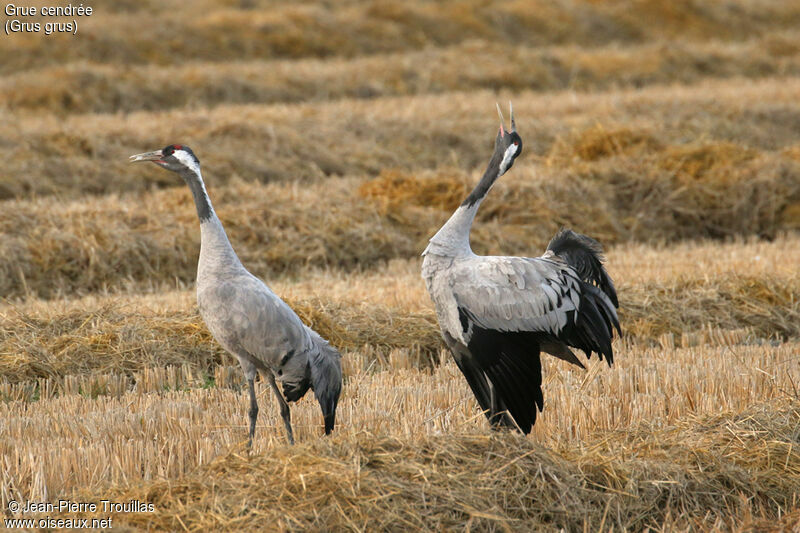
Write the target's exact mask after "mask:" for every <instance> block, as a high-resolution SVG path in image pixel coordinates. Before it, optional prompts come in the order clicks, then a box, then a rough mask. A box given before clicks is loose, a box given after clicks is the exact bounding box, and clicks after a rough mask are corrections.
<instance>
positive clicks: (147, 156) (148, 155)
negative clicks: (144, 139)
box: [128, 150, 164, 163]
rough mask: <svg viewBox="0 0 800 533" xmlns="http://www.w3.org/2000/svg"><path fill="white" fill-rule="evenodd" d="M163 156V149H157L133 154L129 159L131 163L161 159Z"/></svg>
mask: <svg viewBox="0 0 800 533" xmlns="http://www.w3.org/2000/svg"><path fill="white" fill-rule="evenodd" d="M163 157H164V154H162V153H161V150H156V151H155V152H144V153H143V154H136V155H132V156H131V157H130V158H129V159H128V161H130V162H131V163H136V162H138V161H161V159H162V158H163Z"/></svg>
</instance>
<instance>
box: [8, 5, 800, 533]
mask: <svg viewBox="0 0 800 533" xmlns="http://www.w3.org/2000/svg"><path fill="white" fill-rule="evenodd" d="M44 4H48V5H49V4H50V3H47V2H39V3H36V2H33V3H31V4H30V5H44ZM26 5H28V4H26ZM92 7H93V8H94V14H93V15H92V16H91V17H88V18H83V19H80V20H79V21H78V22H79V30H78V35H76V36H49V37H45V36H44V35H41V34H39V35H36V34H32V35H20V34H17V35H12V36H5V35H3V36H2V37H0V52H1V53H2V59H3V60H2V61H0V117H2V120H0V159H2V161H3V166H2V168H0V233H1V234H2V235H1V236H0V399H2V401H0V419H1V420H3V422H2V423H0V461H2V463H3V464H2V468H0V473H1V474H2V479H1V480H0V508H1V509H3V513H4V516H6V517H7V516H10V513H9V512H8V511H7V505H8V502H9V501H10V500H12V499H15V500H18V501H25V500H33V501H46V500H58V499H59V498H71V499H73V500H76V501H99V500H101V499H108V498H112V499H114V500H116V501H128V500H130V499H139V500H140V501H146V502H151V503H154V505H155V509H156V512H155V513H153V514H147V513H143V514H115V515H113V519H114V529H119V530H140V529H141V530H146V529H155V530H169V531H173V530H197V529H214V530H234V529H237V530H238V529H247V528H256V527H259V528H266V529H277V530H305V529H312V530H323V529H333V530H357V531H361V530H383V529H390V530H401V529H402V530H405V529H409V528H415V529H422V528H424V529H447V530H450V529H454V530H462V529H469V530H473V529H476V530H491V531H494V530H503V531H508V530H512V531H530V530H560V529H564V530H566V531H600V530H602V531H607V530H615V531H619V530H631V531H638V530H644V529H648V528H649V529H652V530H658V531H684V530H701V531H707V530H722V531H780V530H792V529H793V528H795V529H797V528H800V400H799V399H798V394H799V393H798V386H800V269H799V268H798V265H800V233H799V232H798V230H800V78H798V77H797V74H798V72H799V71H800V30H798V27H800V26H798V24H800V5H798V4H797V3H795V2H790V1H777V0H776V1H765V0H731V1H728V2H720V1H708V2H685V1H680V2H657V1H655V0H649V1H648V0H640V1H631V2H622V1H608V2H595V1H588V0H586V1H578V2H573V1H570V2H567V1H561V0H557V1H555V2H537V1H508V2H500V1H480V2H479V1H468V2H447V1H446V2H425V1H422V0H412V1H410V2H356V1H342V2H335V3H333V2H324V1H312V2H307V3H303V4H302V5H295V4H289V3H283V2H273V1H258V0H249V1H239V2H234V1H218V2H211V1H203V2H196V3H192V4H191V6H190V7H189V6H187V5H186V3H180V2H173V1H166V2H98V3H94V4H92ZM507 100H512V101H513V103H514V109H515V115H516V117H517V124H518V129H519V132H520V134H521V136H522V137H523V141H524V146H525V147H524V150H523V154H522V156H521V157H520V158H519V159H518V160H517V162H516V163H515V165H514V168H513V169H512V170H511V171H510V172H509V173H508V174H507V175H506V176H504V177H503V178H502V179H501V180H500V182H499V183H498V184H497V186H496V187H495V188H494V189H493V190H492V193H491V195H490V196H489V198H488V199H487V200H486V202H485V203H484V205H483V206H482V208H481V212H480V214H479V217H478V220H477V221H476V224H475V228H474V231H473V239H472V240H473V247H474V249H475V250H476V252H478V253H490V254H513V255H528V256H532V255H538V254H540V253H541V251H542V250H543V249H544V247H545V245H546V243H547V240H548V239H549V237H550V236H551V235H552V233H553V232H554V231H555V230H557V229H558V228H559V227H560V226H563V225H566V226H570V227H572V228H573V229H575V230H577V231H580V232H583V233H587V234H589V235H592V236H594V237H596V238H598V239H600V240H601V241H602V242H603V243H604V244H605V245H606V247H607V257H608V263H607V266H608V270H609V272H610V274H611V275H612V277H613V278H614V280H615V282H616V283H617V286H618V289H619V295H620V305H621V307H620V318H621V322H622V326H623V337H622V338H621V339H618V340H617V341H616V342H615V351H616V354H617V356H616V358H615V360H616V362H615V365H614V367H613V368H607V367H605V365H604V364H603V365H600V364H598V363H597V361H596V360H594V359H593V360H592V361H590V362H589V363H590V364H589V365H588V369H587V371H585V372H584V371H579V370H576V369H574V368H568V367H567V366H566V365H565V364H563V363H561V362H558V361H557V360H555V359H552V358H547V357H544V358H543V362H544V367H543V368H544V369H543V372H544V396H545V410H544V412H543V413H542V414H541V415H540V417H539V419H538V421H537V425H536V426H535V428H534V431H533V434H532V435H531V436H530V437H528V438H523V437H521V436H519V435H515V434H508V433H505V432H493V431H490V430H489V428H488V425H487V423H486V421H485V419H484V417H483V415H481V414H480V412H479V411H478V409H477V404H476V402H475V401H474V398H473V397H472V394H471V392H470V391H469V389H468V387H467V385H466V383H465V381H464V379H463V377H462V376H461V375H460V373H459V372H458V370H457V369H456V367H455V366H454V364H453V363H452V362H450V359H449V355H448V354H447V353H446V352H443V344H442V342H441V340H440V337H439V333H438V327H437V325H436V320H435V315H434V312H433V309H432V305H431V303H430V301H429V299H428V296H427V293H426V291H425V289H424V286H423V283H422V280H421V279H420V277H419V265H420V260H419V253H420V252H421V250H422V249H423V248H424V245H425V243H426V241H427V239H428V237H429V236H430V235H432V234H433V233H434V232H435V231H436V229H437V228H438V227H439V226H440V225H441V224H442V223H443V222H444V220H446V218H447V217H448V216H449V214H450V212H451V211H452V209H454V208H455V206H457V205H458V204H459V203H460V202H461V200H462V199H463V197H464V195H466V194H467V193H468V191H469V190H470V187H471V186H472V184H474V183H475V182H476V180H477V179H478V178H479V176H480V174H481V172H482V171H483V167H484V165H485V164H486V161H487V160H488V157H489V155H490V150H491V146H492V140H493V137H494V134H495V131H496V128H497V118H496V115H495V112H494V109H493V107H494V102H495V101H500V102H501V103H504V102H505V101H507ZM173 142H176V143H185V144H188V145H190V146H192V148H193V149H194V151H195V153H196V154H197V155H198V157H199V158H200V160H201V162H202V163H203V170H204V176H205V180H206V184H207V186H208V189H209V192H210V195H211V197H212V201H213V202H214V204H215V208H216V210H217V212H218V214H219V216H220V218H221V219H222V221H223V223H224V224H225V227H226V229H227V231H228V234H229V236H230V238H231V240H232V242H233V245H234V247H235V249H236V250H237V252H238V254H239V256H240V257H241V258H242V260H243V262H244V263H245V265H246V266H248V268H250V269H251V271H252V272H254V273H255V274H257V275H259V276H261V277H262V278H263V279H265V281H267V283H268V284H269V285H270V286H271V287H272V288H273V289H274V290H275V291H276V292H277V293H278V294H279V295H281V296H282V297H284V298H285V299H286V300H287V301H288V302H289V303H290V304H291V305H292V307H293V308H294V309H295V310H296V311H297V312H298V313H299V314H300V315H301V317H303V318H304V319H305V320H306V321H308V322H309V323H310V324H312V325H313V326H314V327H315V329H317V330H318V331H319V332H320V333H321V334H323V335H324V336H326V337H327V338H328V339H330V340H331V342H332V343H333V344H334V345H336V346H337V347H338V348H340V350H341V351H342V352H343V354H344V360H343V365H344V369H345V388H344V392H343V396H342V400H341V404H340V410H339V417H338V424H337V430H336V432H335V434H334V435H333V436H332V437H331V438H323V437H322V436H321V435H322V423H321V416H320V415H319V413H318V407H317V405H316V403H315V402H314V400H313V398H312V397H307V398H304V399H303V400H301V401H300V402H299V403H298V404H296V405H295V406H293V419H294V424H295V431H296V436H297V439H298V445H297V446H294V447H289V446H287V445H286V443H285V438H284V434H283V430H282V428H281V424H280V423H279V420H278V412H277V409H276V408H275V406H274V405H273V403H274V400H273V399H272V397H271V395H270V393H269V391H268V390H267V389H266V388H263V387H260V388H259V401H260V404H261V407H262V409H261V413H260V415H259V424H258V428H257V431H256V440H255V442H254V448H253V450H252V452H250V453H249V452H248V451H247V450H246V448H245V447H244V443H245V438H246V421H247V417H246V405H247V402H246V393H245V391H244V390H243V389H242V387H241V386H242V378H241V374H240V372H239V370H238V368H237V367H236V366H235V361H234V360H233V359H232V358H231V357H230V356H228V355H227V354H225V353H224V352H223V351H222V349H221V348H219V347H218V346H217V345H216V343H215V342H214V341H213V340H212V339H211V338H210V336H209V334H208V332H207V330H206V329H205V326H204V325H203V323H202V320H201V319H200V318H199V316H198V314H197V310H196V304H195V300H194V292H193V280H194V272H195V267H196V259H197V253H198V250H199V231H198V227H197V220H196V215H195V212H194V207H193V205H192V203H191V196H190V193H189V191H188V190H186V188H185V186H183V184H182V183H181V182H180V179H179V178H178V177H177V176H175V175H173V174H170V173H167V172H164V171H162V170H160V169H156V168H155V167H153V166H152V165H151V166H143V165H129V164H128V163H127V157H128V155H130V154H133V153H138V152H142V151H146V150H153V149H157V148H160V147H162V146H164V145H165V144H167V143H173ZM260 385H261V384H259V386H260ZM65 516H67V517H74V516H75V515H65Z"/></svg>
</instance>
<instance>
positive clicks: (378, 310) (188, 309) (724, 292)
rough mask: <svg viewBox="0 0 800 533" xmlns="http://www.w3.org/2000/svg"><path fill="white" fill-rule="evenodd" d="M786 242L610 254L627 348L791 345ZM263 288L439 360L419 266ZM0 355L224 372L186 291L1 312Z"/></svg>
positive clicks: (798, 319)
mask: <svg viewBox="0 0 800 533" xmlns="http://www.w3.org/2000/svg"><path fill="white" fill-rule="evenodd" d="M796 241H797V238H796V237H795V238H786V239H779V240H777V241H775V242H773V243H766V242H763V241H751V242H749V243H731V244H728V245H716V244H713V243H705V244H702V245H698V244H695V245H679V246H674V247H664V248H652V247H645V246H632V247H630V248H615V249H612V250H611V252H610V257H609V268H610V272H611V275H612V276H613V277H614V279H615V280H617V285H618V289H619V295H620V302H621V309H620V317H621V320H622V324H623V329H624V332H625V340H626V342H632V343H634V344H639V345H644V346H648V345H649V346H656V345H661V346H664V347H672V346H684V347H691V346H698V345H700V346H702V345H713V346H740V345H751V344H754V343H769V342H780V341H781V340H785V339H796V338H798V337H800V307H798V306H800V299H799V298H798V297H797V295H798V294H800V277H798V272H797V270H796V269H795V268H793V267H792V266H790V265H795V264H797V262H798V261H800V257H797V254H798V253H800V247H798V246H797V245H796ZM712 251H713V255H712ZM272 286H273V288H274V289H275V290H276V292H277V293H278V294H279V295H281V296H282V297H283V298H285V299H286V300H287V301H288V302H289V304H290V305H291V306H292V307H293V308H294V309H295V310H296V311H297V313H298V314H299V315H300V317H301V318H302V319H303V320H304V321H306V322H307V323H309V324H311V325H312V326H313V327H314V328H315V329H316V330H317V331H319V332H320V334H322V335H323V336H324V337H326V338H328V339H329V340H330V341H331V342H332V343H333V344H334V345H335V346H337V347H339V348H340V349H342V350H346V351H365V350H367V352H368V353H369V354H370V359H371V360H375V361H378V362H379V363H385V362H388V361H389V359H390V358H391V354H392V353H393V352H395V353H396V352H397V351H398V350H400V351H401V352H403V353H406V354H411V355H410V357H411V358H412V362H413V364H414V365H415V366H420V367H422V366H428V365H430V364H432V363H436V362H437V360H438V354H439V351H440V350H441V348H442V341H441V338H440V334H439V330H438V326H437V323H436V318H435V315H434V312H433V309H432V306H431V303H430V300H429V297H428V295H427V292H426V291H425V288H424V285H423V283H422V281H421V278H420V277H419V264H418V260H413V261H405V262H394V263H392V264H390V265H388V266H386V267H383V268H381V269H378V270H376V271H374V272H370V273H360V274H358V273H349V274H348V273H345V272H342V271H328V270H318V271H314V270H311V271H309V272H308V274H307V275H305V276H303V277H302V279H301V280H299V281H298V280H292V279H279V280H276V281H275V282H274V283H272ZM625 349H627V348H626V346H620V347H618V348H617V350H623V351H624V350H625ZM0 354H2V355H3V357H2V358H0V373H2V374H3V375H4V376H5V379H6V380H7V381H8V382H10V383H19V382H30V381H31V380H36V379H38V378H53V377H62V376H65V375H71V374H91V373H94V372H99V373H108V372H116V373H120V372H122V373H129V374H130V373H133V372H137V371H141V370H142V369H143V368H147V367H164V366H168V365H178V366H180V365H182V364H184V363H188V364H190V365H192V367H193V368H195V369H196V370H198V371H203V372H206V373H211V372H213V368H214V367H215V366H216V365H219V364H220V363H224V364H231V362H232V360H231V359H230V358H229V357H228V356H227V355H225V354H224V352H223V350H222V349H221V348H219V346H218V345H217V344H216V343H215V342H214V341H213V339H212V338H211V337H210V335H209V333H208V331H207V330H206V328H205V326H204V325H203V323H202V320H201V319H200V317H199V316H198V314H197V311H196V304H195V300H194V294H193V292H192V291H189V290H182V291H177V292H171V293H167V294H165V295H137V294H130V295H109V296H90V297H86V298H81V299H77V300H74V301H72V302H67V303H63V302H62V303H59V302H52V301H46V300H45V301H36V300H32V301H31V302H29V303H20V304H17V305H13V306H7V307H5V308H3V309H2V312H0ZM391 366H392V365H388V367H391Z"/></svg>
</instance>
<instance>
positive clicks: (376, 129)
mask: <svg viewBox="0 0 800 533" xmlns="http://www.w3.org/2000/svg"><path fill="white" fill-rule="evenodd" d="M798 94H800V83H798V81H797V79H795V78H780V77H778V78H764V79H761V80H757V81H753V82H748V84H747V85H746V86H742V83H741V82H740V81H738V80H734V81H731V80H715V81H706V82H703V83H700V84H698V85H695V86H690V87H680V86H671V87H658V86H651V87H647V88H645V89H642V90H639V91H632V90H623V91H608V92H603V93H599V94H591V95H589V94H585V95H581V96H580V98H577V99H576V94H575V93H574V92H573V91H561V92H559V93H556V94H552V95H551V94H542V93H540V92H536V91H525V92H519V93H515V94H514V95H513V96H509V98H511V99H513V100H514V104H515V109H516V113H517V116H518V118H517V120H518V124H519V127H520V132H521V134H522V136H523V138H524V143H525V153H524V154H523V157H522V158H521V159H520V160H519V161H518V164H522V163H526V164H531V163H534V162H535V161H536V160H537V156H544V157H545V159H544V161H545V162H546V163H547V164H548V166H549V167H550V168H552V170H553V173H554V175H555V177H557V178H558V179H560V178H561V177H562V176H563V175H564V174H566V173H570V172H571V171H575V170H580V169H581V168H584V167H588V168H589V169H591V168H592V166H593V165H592V163H602V162H603V161H597V159H600V158H601V156H603V155H605V156H606V157H607V156H609V155H621V156H625V158H626V159H628V160H629V164H628V165H626V167H627V169H626V170H625V172H631V173H633V174H634V175H638V174H654V173H663V174H666V175H669V174H672V173H674V172H675V171H676V170H683V167H680V166H679V165H676V164H674V163H673V164H670V162H669V161H666V162H664V161H661V158H659V157H656V156H663V155H664V154H667V155H669V153H670V152H676V153H675V157H677V158H680V157H690V158H691V157H698V156H692V154H691V153H690V154H681V153H680V152H681V151H682V150H688V151H689V152H692V151H696V150H704V151H711V152H713V153H712V154H711V155H709V156H703V157H706V158H709V157H712V158H716V159H722V161H723V162H724V161H726V158H728V157H731V156H735V155H736V154H735V152H736V151H742V152H744V153H747V154H752V155H753V157H750V159H751V160H752V159H755V160H756V161H757V160H758V159H759V157H769V156H772V157H778V158H779V159H780V160H781V161H784V160H796V159H797V146H798V145H800V133H799V132H800V126H798V123H800V120H799V119H798V115H797V113H795V112H794V111H793V110H792V109H793V106H794V103H795V102H796V101H797V98H798ZM502 98H503V99H505V98H506V96H502ZM497 99H498V95H497V94H496V93H493V92H488V91H473V92H472V93H469V94H466V93H449V94H446V95H424V96H404V97H383V98H375V99H371V100H353V99H346V100H339V101H332V102H330V101H329V102H312V103H305V104H299V105H285V104H280V105H238V106H234V105H220V106H217V107H214V108H212V109H207V108H198V109H181V110H172V111H169V112H140V113H134V114H130V115H125V116H122V117H120V116H119V115H114V114H90V115H68V116H66V117H64V118H56V117H55V116H52V115H40V114H35V113H34V114H30V113H24V112H20V113H11V117H12V119H10V120H8V121H6V122H5V123H4V124H2V125H0V157H1V158H2V159H3V160H4V161H6V165H5V167H4V172H3V174H2V176H0V198H18V197H30V196H31V195H44V194H57V195H59V196H60V197H62V198H77V197H80V195H84V194H103V193H110V192H123V191H143V190H147V189H151V188H154V187H178V186H180V185H181V183H180V180H179V179H178V178H177V177H176V176H174V175H172V174H169V173H167V172H156V171H155V169H153V168H149V167H148V166H146V165H131V164H129V163H128V156H129V155H130V154H132V153H137V152H141V151H142V150H148V149H154V148H158V147H162V146H164V145H165V144H167V143H168V142H181V143H184V144H188V145H190V146H192V147H193V148H194V149H195V151H196V153H197V154H198V156H199V157H200V159H201V160H202V162H203V168H204V172H205V174H206V176H205V177H206V180H207V181H208V183H209V187H210V189H211V192H212V194H214V191H215V190H216V189H218V187H219V185H220V184H223V183H229V182H231V181H232V180H235V179H236V178H243V179H246V180H248V181H260V182H273V181H302V182H320V181H324V180H326V179H327V178H328V177H330V176H342V175H348V176H355V177H359V178H362V179H363V178H369V177H374V176H376V175H378V174H379V173H380V172H381V171H382V170H386V169H391V168H399V169H402V170H405V171H409V170H413V171H414V172H420V171H422V170H423V169H428V170H429V169H436V168H439V169H446V168H447V167H456V168H458V169H460V171H461V172H464V173H466V172H473V173H479V172H480V171H481V170H482V168H483V167H484V165H485V164H486V161H487V157H488V153H489V152H490V150H491V143H492V134H493V132H494V130H495V129H496V127H497V125H496V121H497V117H496V115H493V114H492V111H493V110H492V104H493V103H494V102H495V101H496V100H497ZM741 99H748V100H752V101H754V102H757V103H755V104H753V105H752V106H747V107H743V106H742V105H741ZM465 110H470V112H465ZM598 127H600V128H602V129H601V131H599V132H598ZM620 129H627V130H630V133H629V134H626V133H625V132H621V133H620V132H619V130H620ZM631 136H633V138H634V139H636V138H639V139H643V142H640V143H634V144H633V145H631V142H632V141H631V139H630V137H631ZM648 139H652V140H654V141H655V142H652V141H651V140H648ZM689 140H692V142H689ZM564 143H566V145H565V144H564ZM587 144H588V146H587ZM718 145H720V146H722V148H720V149H719V150H717V149H716V147H717V146H718ZM309 147H313V150H311V149H309ZM647 147H653V148H654V149H657V150H654V152H655V153H653V154H650V153H649V151H648V150H642V149H641V148H647ZM725 147H728V148H729V149H727V150H726V148H725ZM753 150H755V152H752V151H753ZM731 152H733V153H731ZM650 156H653V157H650ZM587 157H588V158H590V159H593V160H589V161H587V160H586V158H587ZM734 159H735V161H736V162H738V161H739V159H738V158H734ZM679 160H680V159H679ZM578 162H581V163H583V166H582V167H580V166H577V168H576V163H578ZM733 162H734V161H729V163H733ZM784 164H788V163H784ZM515 168H516V167H515ZM689 170H691V169H689ZM788 172H789V171H786V170H784V173H788ZM514 175H515V176H516V178H517V179H518V178H519V174H518V171H516V170H515V171H514Z"/></svg>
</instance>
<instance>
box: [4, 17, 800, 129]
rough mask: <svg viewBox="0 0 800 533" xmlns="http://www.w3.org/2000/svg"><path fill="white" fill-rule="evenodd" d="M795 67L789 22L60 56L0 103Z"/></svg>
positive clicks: (336, 94) (479, 84) (459, 85)
mask: <svg viewBox="0 0 800 533" xmlns="http://www.w3.org/2000/svg"><path fill="white" fill-rule="evenodd" d="M420 72H425V73H426V75H420V74H419V73H420ZM799 72H800V35H798V34H797V33H793V32H788V33H783V34H777V35H776V34H775V33H772V32H771V33H770V34H769V35H768V36H765V37H757V38H755V39H753V40H749V41H745V42H710V43H707V42H689V43H686V42H684V41H670V42H659V43H657V44H654V43H649V42H648V43H646V44H642V45H638V46H637V45H633V46H628V47H624V48H623V47H620V46H619V45H618V44H615V45H612V46H606V47H600V48H597V47H591V48H579V47H575V46H557V47H547V48H530V47H522V46H519V44H518V43H515V44H514V45H509V44H501V43H497V42H483V41H477V42H468V43H465V44H460V45H456V46H452V47H447V48H432V49H425V50H422V51H412V52H404V53H396V54H389V55H377V56H367V57H356V58H351V59H326V60H319V59H308V60H279V61H256V62H235V63H224V62H223V63H214V62H207V63H195V62H192V63H191V64H188V65H185V64H180V63H178V64H174V63H171V64H169V65H165V66H157V65H143V66H136V67H131V66H130V65H119V64H92V63H85V62H79V63H74V64H70V65H66V66H65V65H63V64H58V65H53V66H51V67H47V68H43V69H36V70H33V71H23V72H21V73H17V74H13V75H10V76H6V77H4V79H3V80H0V108H2V107H5V108H6V109H7V110H9V111H12V110H13V111H15V112H18V113H19V112H21V111H35V112H49V113H55V114H59V115H63V114H66V113H114V112H119V111H124V112H133V111H155V110H163V109H169V108H182V107H186V106H189V107H193V108H195V107H213V106H216V105H220V104H272V103H279V102H309V101H324V100H330V99H339V98H376V97H383V96H401V95H414V94H424V93H442V92H451V91H461V92H464V91H470V90H476V89H478V90H480V89H493V90H501V89H502V90H506V91H508V90H512V91H519V90H526V89H535V90H538V91H557V90H564V89H571V90H578V91H589V90H590V91H598V90H608V89H611V88H621V87H643V86H647V85H653V84H664V83H684V84H690V83H697V82H699V81H701V80H707V79H713V78H728V77H734V76H736V77H747V78H754V79H757V78H764V77H773V76H789V75H793V74H797V73H799Z"/></svg>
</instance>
